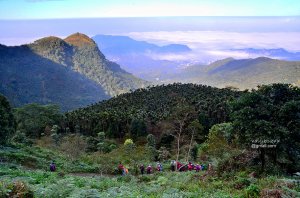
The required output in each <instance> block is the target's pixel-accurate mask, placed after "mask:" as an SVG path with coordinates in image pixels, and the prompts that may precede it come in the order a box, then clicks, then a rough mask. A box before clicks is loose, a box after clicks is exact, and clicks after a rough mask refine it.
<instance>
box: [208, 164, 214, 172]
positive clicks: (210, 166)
mask: <svg viewBox="0 0 300 198" xmlns="http://www.w3.org/2000/svg"><path fill="white" fill-rule="evenodd" d="M212 170H213V167H212V164H211V163H209V164H208V171H212Z"/></svg>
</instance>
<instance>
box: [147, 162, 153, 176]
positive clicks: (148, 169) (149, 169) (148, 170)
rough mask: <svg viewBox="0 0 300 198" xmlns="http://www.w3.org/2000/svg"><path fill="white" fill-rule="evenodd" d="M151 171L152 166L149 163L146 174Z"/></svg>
mask: <svg viewBox="0 0 300 198" xmlns="http://www.w3.org/2000/svg"><path fill="white" fill-rule="evenodd" d="M151 173H152V166H151V165H150V164H149V166H148V167H147V174H151Z"/></svg>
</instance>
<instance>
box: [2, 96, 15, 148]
mask: <svg viewBox="0 0 300 198" xmlns="http://www.w3.org/2000/svg"><path fill="white" fill-rule="evenodd" d="M14 127H15V122H14V117H13V114H12V111H11V108H10V105H9V102H8V101H7V99H6V98H5V97H4V96H2V95H0V144H5V143H7V142H8V140H9V139H10V138H11V136H12V135H13V134H14V130H15V128H14Z"/></svg>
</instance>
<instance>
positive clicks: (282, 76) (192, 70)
mask: <svg viewBox="0 0 300 198" xmlns="http://www.w3.org/2000/svg"><path fill="white" fill-rule="evenodd" d="M299 76H300V62H299V61H284V60H277V59H270V58H266V57H258V58H254V59H240V60H235V59H233V58H227V59H223V60H218V61H216V62H213V63H211V64H209V65H194V66H191V67H188V68H187V69H185V70H184V71H183V72H181V73H180V75H177V76H176V75H175V76H170V77H169V78H168V79H171V80H170V81H171V82H183V83H187V82H188V83H201V84H206V85H210V86H216V87H236V88H239V89H253V88H255V87H256V86H259V85H266V84H271V83H289V84H294V85H297V86H299V85H300V84H299V83H300V79H299Z"/></svg>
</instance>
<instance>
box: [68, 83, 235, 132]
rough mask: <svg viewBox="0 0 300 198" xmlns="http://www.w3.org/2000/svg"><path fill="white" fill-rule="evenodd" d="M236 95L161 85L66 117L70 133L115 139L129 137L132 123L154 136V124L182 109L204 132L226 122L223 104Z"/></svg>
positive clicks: (232, 92)
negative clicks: (102, 134) (191, 114)
mask: <svg viewBox="0 0 300 198" xmlns="http://www.w3.org/2000/svg"><path fill="white" fill-rule="evenodd" d="M239 95H240V92H236V91H232V90H230V89H218V88H214V87H209V86H205V85H195V84H170V85H161V86H155V87H149V88H147V89H138V90H136V91H134V92H132V93H126V94H122V95H120V96H118V97H114V98H111V99H109V100H107V101H102V102H99V103H96V104H94V105H91V106H89V107H86V108H81V109H78V110H75V111H72V112H68V113H67V114H66V116H67V122H68V125H69V127H70V129H71V131H74V130H75V127H78V128H80V131H81V132H82V133H83V134H87V135H96V134H97V133H98V132H99V131H105V132H107V134H108V135H109V136H112V137H119V136H120V135H125V134H126V133H129V131H131V130H130V127H131V126H130V125H131V124H132V123H136V122H139V123H141V125H145V124H147V128H148V131H147V132H150V131H151V130H152V131H151V132H152V133H155V127H156V125H157V123H159V122H161V121H164V120H168V119H170V117H171V115H172V114H174V113H175V111H176V109H177V108H181V107H182V106H184V107H188V110H186V111H187V112H189V111H191V112H194V111H195V112H196V113H195V114H196V115H199V116H200V117H201V118H200V120H202V124H203V125H204V126H205V128H206V129H207V130H208V129H209V128H210V127H211V126H212V125H213V124H216V123H221V122H225V121H227V119H228V111H229V110H228V104H227V102H228V101H229V100H231V99H233V98H236V97H238V96H239ZM175 114H176V113H175ZM76 125H77V126H76Z"/></svg>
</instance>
